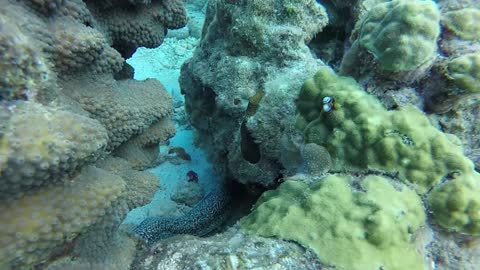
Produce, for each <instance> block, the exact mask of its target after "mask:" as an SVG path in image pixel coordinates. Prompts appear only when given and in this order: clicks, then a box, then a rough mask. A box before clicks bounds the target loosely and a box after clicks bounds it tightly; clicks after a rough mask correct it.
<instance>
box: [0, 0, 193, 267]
mask: <svg viewBox="0 0 480 270" xmlns="http://www.w3.org/2000/svg"><path fill="white" fill-rule="evenodd" d="M131 6H137V7H138V8H135V9H131V8H130V7H131ZM153 7H154V8H153ZM150 11H151V12H150ZM154 11H155V12H154ZM112 14H128V15H129V16H130V17H128V16H126V17H116V18H115V23H113V22H112V23H110V24H109V23H108V22H111V21H112V19H113V18H112V17H111V16H112ZM140 14H144V15H145V16H144V17H142V16H141V15H140ZM132 16H133V17H135V18H137V20H135V21H134V20H132V21H129V19H128V18H132ZM0 21H1V26H0V55H1V56H0V58H1V60H2V61H1V64H0V70H1V72H2V74H3V75H2V79H0V111H1V113H0V117H1V124H0V183H1V186H2V187H1V188H0V192H1V195H0V200H1V205H2V207H1V208H2V213H1V221H0V227H1V229H0V241H1V243H2V244H1V245H2V248H1V249H0V268H1V269H34V268H42V269H43V268H47V267H48V265H50V264H51V265H52V267H54V266H53V265H57V266H58V265H63V269H87V268H88V269H128V268H129V264H130V263H131V262H132V260H133V254H134V252H135V240H133V239H126V238H123V236H120V235H119V234H118V228H119V225H120V223H121V222H122V220H123V219H124V217H125V216H126V214H127V213H128V211H129V210H131V209H132V208H136V207H139V206H141V205H143V204H146V203H148V202H149V200H150V199H151V198H152V196H153V193H154V192H155V191H156V190H157V189H158V186H159V181H158V178H157V177H156V176H154V175H153V174H150V173H148V172H141V171H137V170H135V169H133V168H132V166H134V165H135V164H130V163H129V162H128V161H127V160H124V159H120V158H116V159H113V160H112V157H111V156H112V153H111V152H112V151H114V150H115V149H116V148H117V147H118V146H120V145H121V144H123V143H128V141H129V140H130V139H132V138H133V137H136V138H138V139H137V141H138V143H137V144H138V145H140V146H141V147H142V148H143V147H149V148H152V149H154V148H155V147H158V144H159V143H161V142H163V141H165V140H167V139H168V138H169V137H170V136H172V134H173V133H174V129H173V128H172V124H171V122H170V120H169V117H170V115H171V111H172V108H171V106H172V105H171V98H170V96H169V94H168V93H167V92H166V90H165V89H164V88H163V86H162V85H161V83H159V82H158V81H155V80H148V81H145V82H136V81H134V80H133V79H131V78H129V77H128V76H126V75H122V76H117V73H119V72H120V71H123V70H128V66H126V64H125V62H124V58H123V57H122V55H123V56H125V55H127V56H128V53H131V51H130V52H127V51H126V48H128V50H135V49H136V48H137V47H139V46H158V45H160V44H161V42H162V40H163V35H164V34H165V33H166V31H167V29H168V28H178V27H181V26H182V25H184V24H185V23H186V16H185V9H184V7H183V2H182V1H153V2H150V1H113V2H111V4H110V5H109V4H108V3H107V2H105V3H100V2H98V1H81V0H72V1H63V0H62V1H61V0H45V1H38V0H25V1H2V6H1V7H0ZM122 22H123V23H122ZM132 24H134V25H135V26H137V28H136V29H142V31H141V32H138V33H134V35H128V33H131V30H128V31H122V27H120V29H117V30H118V31H113V30H112V26H113V25H124V26H125V27H126V28H128V25H132ZM129 31H130V32H129ZM122 33H123V34H122ZM137 34H138V35H137ZM155 35H158V37H155V38H152V36H155ZM138 36H140V37H142V38H137V37H138ZM123 73H125V74H128V72H123ZM115 78H119V79H118V80H116V79H115ZM120 78H121V79H120ZM89 102H90V103H89ZM99 105H100V107H101V108H100V107H99ZM157 123H162V124H161V125H158V124H157ZM155 124H157V125H155ZM149 132H151V134H148V133H149ZM157 157H158V148H157V151H156V152H155V151H153V152H152V153H149V159H146V160H145V161H144V163H142V166H145V167H148V166H151V165H152V163H153V162H154V161H155V160H156V158H157ZM112 164H113V165H112ZM115 164H116V165H115ZM137 167H139V166H137ZM122 243H123V244H124V245H125V248H126V250H125V252H124V254H125V255H126V256H125V257H123V258H119V257H117V255H118V254H119V253H118V251H119V250H121V244H122ZM119 245H120V246H119ZM127 254H130V255H128V256H127ZM73 255H75V256H73ZM61 257H69V258H73V257H75V260H70V261H69V260H61V263H60V262H59V263H58V264H56V261H57V260H59V259H60V258H61ZM85 267H87V268H85ZM52 269H54V268H52Z"/></svg>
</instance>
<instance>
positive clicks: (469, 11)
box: [443, 8, 480, 40]
mask: <svg viewBox="0 0 480 270" xmlns="http://www.w3.org/2000/svg"><path fill="white" fill-rule="evenodd" d="M443 15H444V18H443V24H444V25H445V27H446V28H448V29H449V30H450V31H453V32H454V33H455V35H458V36H459V37H460V38H462V39H465V40H479V39H480V26H478V23H477V22H478V21H479V20H480V9H478V8H464V9H459V10H454V11H449V12H445V13H444V14H443Z"/></svg>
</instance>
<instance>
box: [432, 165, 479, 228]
mask: <svg viewBox="0 0 480 270" xmlns="http://www.w3.org/2000/svg"><path fill="white" fill-rule="evenodd" d="M479 179H480V175H479V174H478V173H474V174H467V175H459V176H457V177H455V178H454V179H453V180H451V181H449V182H447V183H444V184H442V185H440V186H438V187H436V188H435V189H433V191H432V192H431V193H430V194H429V197H428V198H429V199H428V203H429V207H430V210H431V211H432V213H433V217H434V218H435V220H436V221H437V222H438V224H440V225H441V226H442V227H444V228H447V229H448V230H450V231H453V232H458V233H465V234H470V235H480V216H479V214H478V213H480V199H479V197H478V194H479V193H480V181H479Z"/></svg>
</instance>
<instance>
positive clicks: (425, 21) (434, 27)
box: [357, 0, 440, 71]
mask: <svg viewBox="0 0 480 270" xmlns="http://www.w3.org/2000/svg"><path fill="white" fill-rule="evenodd" d="M439 23H440V13H439V11H438V9H437V6H436V4H435V3H434V2H433V1H422V0H415V1H411V0H394V1H388V2H382V3H379V4H377V5H375V6H374V7H373V8H372V9H371V10H369V12H368V13H367V14H366V15H365V17H364V18H363V20H361V21H360V22H359V25H360V26H357V28H359V33H360V37H359V43H360V46H362V47H364V48H366V49H367V50H368V51H370V52H371V53H372V54H373V55H374V56H375V58H376V59H377V60H378V62H379V63H380V67H381V68H382V69H384V70H389V71H408V70H414V69H416V68H417V67H419V66H420V65H422V64H424V63H426V62H428V61H430V60H432V59H433V58H434V56H435V54H436V52H437V38H438V37H439V35H440V24H439Z"/></svg>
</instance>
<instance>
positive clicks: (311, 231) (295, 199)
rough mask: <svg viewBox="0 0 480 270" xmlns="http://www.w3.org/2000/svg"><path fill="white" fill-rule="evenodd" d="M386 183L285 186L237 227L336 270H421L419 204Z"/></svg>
mask: <svg viewBox="0 0 480 270" xmlns="http://www.w3.org/2000/svg"><path fill="white" fill-rule="evenodd" d="M389 181H390V180H389V179H387V178H384V177H380V176H367V177H365V178H364V179H361V180H353V179H352V178H350V177H348V176H328V177H325V178H323V179H322V180H320V181H318V182H316V183H314V184H313V185H311V186H308V185H307V184H305V183H303V182H296V181H287V182H285V183H283V184H282V185H280V186H279V187H278V188H277V189H276V190H274V191H268V192H265V193H264V194H263V195H262V197H261V198H260V199H259V200H258V201H257V203H256V205H255V206H254V209H253V211H252V213H251V214H250V215H249V216H247V217H245V218H243V219H242V220H241V221H240V224H241V227H242V229H243V230H244V231H246V232H247V233H249V234H256V235H261V236H264V237H273V236H276V237H280V238H282V239H285V240H293V241H296V242H298V243H300V244H302V245H303V246H305V247H308V248H310V249H312V250H313V251H314V252H315V253H316V254H317V256H318V258H319V259H320V261H321V262H322V263H323V264H325V265H331V266H333V267H335V268H338V269H352V270H355V269H383V268H384V269H407V268H408V269H423V261H422V259H421V258H420V256H419V254H418V253H417V252H416V251H415V248H414V245H413V243H412V239H413V235H414V233H415V232H416V231H417V230H418V229H419V228H420V226H422V225H423V224H424V222H425V213H424V209H423V206H422V202H421V200H420V197H418V196H417V194H416V193H415V192H414V191H413V190H411V189H409V188H407V187H406V186H398V185H393V184H391V183H390V182H389ZM352 186H357V187H358V189H359V190H355V189H354V188H353V187H352Z"/></svg>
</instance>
